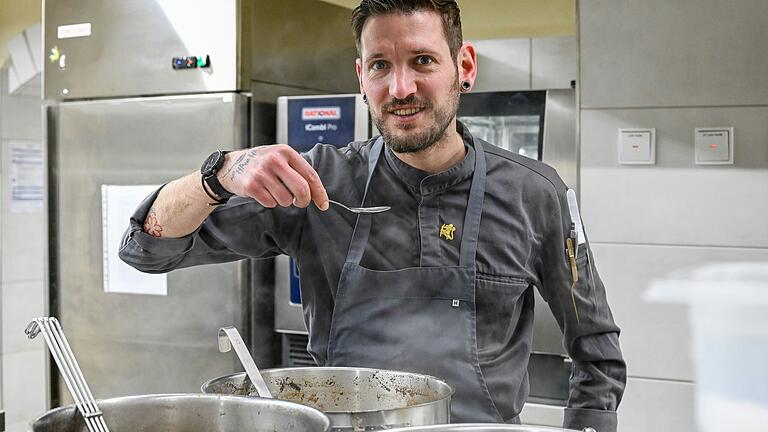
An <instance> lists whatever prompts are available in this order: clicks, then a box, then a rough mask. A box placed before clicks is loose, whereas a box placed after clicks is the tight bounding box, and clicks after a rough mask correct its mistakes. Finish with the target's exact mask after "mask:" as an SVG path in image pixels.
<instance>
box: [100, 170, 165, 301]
mask: <svg viewBox="0 0 768 432" xmlns="http://www.w3.org/2000/svg"><path fill="white" fill-rule="evenodd" d="M158 187H159V186H144V185H142V186H112V185H102V186H101V214H102V235H103V237H104V239H103V243H102V248H103V251H102V252H103V259H104V265H103V267H104V292H107V293H124V294H149V295H162V296H164V295H168V279H167V277H166V275H165V274H147V273H142V272H140V271H138V270H136V269H135V268H133V267H131V266H129V265H128V264H126V263H124V262H123V261H122V260H121V259H120V257H118V256H117V252H118V251H119V250H120V243H121V241H122V239H123V233H125V230H126V229H127V228H128V222H129V219H130V217H131V215H132V214H133V212H134V211H135V210H136V207H138V206H139V204H140V203H141V202H142V201H143V200H144V198H146V197H147V196H148V195H149V194H150V193H152V191H154V190H155V189H157V188H158Z"/></svg>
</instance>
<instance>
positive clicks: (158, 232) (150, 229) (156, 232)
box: [144, 207, 163, 237]
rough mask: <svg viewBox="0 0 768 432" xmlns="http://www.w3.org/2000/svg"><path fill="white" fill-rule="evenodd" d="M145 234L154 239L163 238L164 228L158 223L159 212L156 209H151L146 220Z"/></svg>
mask: <svg viewBox="0 0 768 432" xmlns="http://www.w3.org/2000/svg"><path fill="white" fill-rule="evenodd" d="M144 232H145V233H147V234H149V235H151V236H152V237H162V236H163V227H162V226H161V225H160V223H158V222H157V210H156V209H155V208H154V207H152V208H151V209H149V214H147V219H145V220H144Z"/></svg>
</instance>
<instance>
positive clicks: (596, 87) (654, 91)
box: [578, 0, 768, 108]
mask: <svg viewBox="0 0 768 432" xmlns="http://www.w3.org/2000/svg"><path fill="white" fill-rule="evenodd" d="M579 4H580V6H579V13H578V17H579V38H580V40H581V43H580V55H581V85H582V89H583V92H582V106H583V107H589V108H595V107H600V108H606V107H640V106H642V107H649V106H650V107H658V106H724V105H758V104H762V105H765V104H768V86H766V85H765V71H766V70H768V56H765V55H764V50H761V49H760V47H764V46H765V42H766V41H767V40H768V25H766V17H768V2H766V1H764V0H738V1H735V2H732V1H722V0H676V1H660V0H651V1H635V0H581V1H580V3H579ZM606 48H608V49H606Z"/></svg>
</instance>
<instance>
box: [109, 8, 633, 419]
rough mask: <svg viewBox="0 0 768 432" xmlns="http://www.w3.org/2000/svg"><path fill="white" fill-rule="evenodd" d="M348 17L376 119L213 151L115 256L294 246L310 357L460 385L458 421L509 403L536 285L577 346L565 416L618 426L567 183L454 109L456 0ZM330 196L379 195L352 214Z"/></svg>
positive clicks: (155, 200)
mask: <svg viewBox="0 0 768 432" xmlns="http://www.w3.org/2000/svg"><path fill="white" fill-rule="evenodd" d="M352 26H353V30H354V33H355V37H356V40H357V46H358V52H359V59H358V60H357V75H358V77H359V81H360V91H361V92H362V94H363V95H364V96H365V99H366V101H367V103H368V104H369V108H370V113H371V116H372V118H373V120H374V122H375V124H376V126H377V127H378V129H379V130H380V131H381V134H382V137H376V138H373V139H371V140H370V141H367V142H358V143H351V144H349V145H348V146H347V147H344V148H342V149H337V148H335V147H332V146H328V145H318V146H316V147H315V148H314V149H312V150H311V151H310V152H308V153H307V154H305V155H303V157H302V155H299V154H297V153H296V152H295V151H293V150H292V149H290V148H289V147H287V146H284V145H276V146H263V147H256V148H253V149H248V150H242V151H235V152H230V153H227V154H226V155H222V154H221V153H215V154H214V155H211V157H210V158H209V159H208V160H207V161H206V163H205V164H204V166H203V169H202V171H203V173H202V175H201V172H195V173H193V174H190V175H188V176H186V177H183V178H181V179H178V180H175V181H173V182H171V183H169V184H167V185H166V186H165V187H163V188H162V189H161V190H160V191H159V193H156V194H153V195H152V196H150V197H149V198H147V200H146V201H145V202H144V203H143V204H142V205H141V206H140V207H139V209H138V210H137V211H136V213H135V215H134V216H133V218H132V219H131V228H130V229H129V231H128V233H127V234H126V238H125V240H124V245H123V247H122V250H121V251H120V254H121V257H122V258H123V259H124V260H125V261H126V262H128V263H129V264H131V265H133V266H135V267H136V268H138V269H140V270H143V271H148V272H165V271H170V270H172V269H176V268H181V267H186V266H191V265H197V264H205V263H212V262H222V261H231V260H236V259H241V258H244V257H257V258H258V257H268V256H274V255H277V254H281V253H285V254H289V255H292V256H294V257H295V258H296V260H297V262H298V265H299V268H300V272H301V275H302V300H303V307H304V316H305V322H306V324H307V328H308V330H309V335H310V342H309V351H310V353H311V354H312V356H313V357H314V359H315V360H316V361H317V363H318V364H320V365H328V366H367V367H380V368H388V369H395V370H410V371H415V372H421V373H427V374H431V375H435V376H438V377H441V378H443V379H445V380H446V381H448V382H449V383H450V384H451V385H452V386H454V388H455V389H456V393H455V395H454V398H453V400H452V421H454V422H517V421H518V420H517V416H518V414H519V413H520V410H521V409H522V406H523V403H524V402H525V399H526V398H527V396H528V377H527V372H526V367H527V362H528V357H529V354H530V350H531V336H532V324H533V299H534V297H533V291H532V290H533V287H534V286H535V287H536V288H537V289H539V291H540V292H541V294H542V296H543V297H544V299H546V300H547V302H548V304H549V306H550V308H551V310H552V312H553V313H554V315H555V317H556V319H557V321H558V323H559V324H560V327H561V328H562V330H563V332H564V342H565V346H566V348H567V350H568V352H569V354H570V356H571V358H572V359H573V368H574V370H573V374H572V376H571V392H570V399H569V406H568V408H567V409H566V412H565V424H564V426H566V427H571V428H578V429H581V428H584V427H592V428H594V429H596V430H597V431H599V432H611V431H615V430H616V413H615V410H616V408H617V406H618V404H619V402H620V399H621V395H622V393H623V389H624V384H625V365H624V361H623V360H622V356H621V351H620V348H619V343H618V334H619V329H618V327H617V326H616V325H615V324H614V322H613V318H612V316H611V312H610V310H609V307H608V304H607V301H606V297H605V290H604V288H603V285H602V282H601V281H600V279H599V277H598V275H597V270H596V269H595V268H594V264H593V263H592V260H591V256H590V254H589V251H588V249H589V248H588V246H587V244H585V240H584V235H583V232H581V231H580V229H579V228H578V227H580V226H581V224H580V221H578V220H572V217H571V215H570V213H569V208H568V199H567V193H566V191H567V187H566V186H565V185H564V184H563V183H562V181H561V180H560V179H559V177H558V176H557V174H556V173H555V172H554V170H553V169H551V168H550V167H548V166H546V165H544V164H542V163H540V162H537V161H533V160H530V159H526V158H524V157H521V156H518V155H514V154H512V153H509V152H507V151H504V150H501V149H499V148H497V147H494V146H492V145H490V144H488V143H486V142H483V141H481V140H479V139H476V138H473V137H472V135H471V134H470V133H469V132H468V131H467V129H466V128H464V127H463V126H462V125H461V124H460V123H457V121H456V111H457V107H458V102H459V95H460V93H461V92H464V91H468V90H470V89H471V87H472V85H473V83H474V81H475V78H476V75H477V59H476V53H475V49H474V47H473V46H472V45H471V44H469V43H462V36H461V23H460V18H459V10H458V7H457V5H456V2H455V1H453V0H412V1H405V0H364V1H362V2H361V4H360V6H359V7H358V8H356V9H355V11H354V12H353V17H352ZM233 195H234V196H235V197H234V198H232V199H231V200H229V197H230V196H233ZM329 196H330V197H331V198H332V199H334V200H336V201H340V202H343V203H345V204H348V205H352V206H358V205H360V206H370V205H388V206H391V210H389V211H387V212H384V213H379V214H375V215H361V216H357V215H355V214H352V213H349V212H347V211H346V210H343V209H341V208H339V207H336V206H332V207H329V202H328V197H329ZM311 202H314V205H310V203H311ZM210 204H214V205H210ZM218 204H221V205H218ZM574 281H575V282H574Z"/></svg>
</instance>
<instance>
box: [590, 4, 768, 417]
mask: <svg viewBox="0 0 768 432" xmlns="http://www.w3.org/2000/svg"><path fill="white" fill-rule="evenodd" d="M766 17H768V2H765V1H763V0H739V1H720V0H679V1H672V2H670V1H666V0H644V1H632V0H580V2H579V53H580V105H581V111H580V117H581V119H580V134H581V137H580V138H581V170H580V176H581V188H582V190H581V198H582V209H583V212H582V214H583V217H584V219H585V224H586V227H587V230H588V233H589V236H590V239H591V240H592V243H593V249H594V253H595V257H596V261H597V266H598V269H599V271H600V273H601V275H602V276H603V280H604V282H605V284H606V287H607V289H608V296H609V301H610V303H611V305H612V308H613V311H614V315H615V317H616V320H617V321H618V323H619V325H620V326H621V327H622V329H623V331H622V336H621V342H622V347H623V349H624V353H625V356H626V360H627V363H628V371H629V376H630V380H629V383H628V386H627V390H626V394H625V398H624V401H623V403H622V406H621V408H620V409H619V424H620V430H621V431H622V432H646V431H649V430H665V431H667V430H668V431H672V430H674V431H679V432H688V431H690V432H692V431H694V430H695V414H694V393H695V383H694V382H693V381H694V379H695V375H694V364H693V361H692V358H691V355H690V354H689V352H690V348H691V347H690V340H691V329H690V326H689V324H688V315H687V308H685V307H683V306H675V305H662V304H651V303H648V302H646V301H645V300H644V293H645V292H646V291H647V289H648V287H649V284H650V283H651V281H652V280H653V279H656V278H661V277H664V275H665V274H668V273H669V272H670V271H673V270H677V269H680V268H685V267H691V266H698V265H703V264H705V263H711V262H723V261H744V260H757V261H766V260H768V225H766V224H765V222H764V220H765V216H764V215H765V214H766V212H768V193H767V192H766V189H765V185H767V184H768V122H766V119H767V118H768V83H766V80H765V77H766V75H765V72H766V70H768V60H767V58H768V57H766V56H765V55H764V52H765V42H766V41H767V40H768V26H766ZM712 126H716V127H728V126H732V127H734V128H735V133H734V136H735V164H734V165H730V166H696V165H694V163H693V160H694V144H693V134H694V128H696V127H712ZM619 128H656V139H657V152H656V155H657V164H656V165H653V166H622V165H619V164H618V163H617V136H618V129H619Z"/></svg>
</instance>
